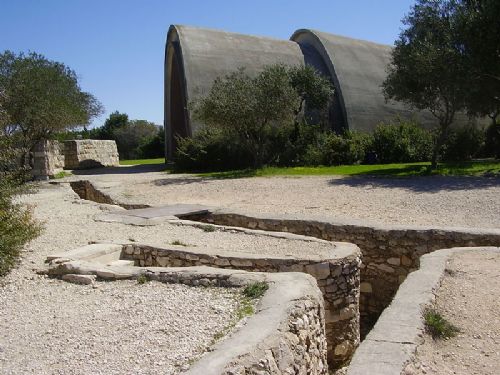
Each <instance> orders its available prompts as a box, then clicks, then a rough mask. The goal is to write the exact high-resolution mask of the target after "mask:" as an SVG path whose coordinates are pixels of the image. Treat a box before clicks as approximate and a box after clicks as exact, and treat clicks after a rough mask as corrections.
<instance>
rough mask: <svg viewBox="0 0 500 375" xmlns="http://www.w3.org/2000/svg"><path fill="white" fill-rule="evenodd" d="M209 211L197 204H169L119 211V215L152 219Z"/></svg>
mask: <svg viewBox="0 0 500 375" xmlns="http://www.w3.org/2000/svg"><path fill="white" fill-rule="evenodd" d="M209 211H210V207H207V206H201V205H197V204H171V205H165V206H157V207H149V208H140V209H135V210H127V211H120V215H126V216H137V217H141V218H144V219H152V218H157V217H182V216H186V215H197V214H206V213H208V212H209Z"/></svg>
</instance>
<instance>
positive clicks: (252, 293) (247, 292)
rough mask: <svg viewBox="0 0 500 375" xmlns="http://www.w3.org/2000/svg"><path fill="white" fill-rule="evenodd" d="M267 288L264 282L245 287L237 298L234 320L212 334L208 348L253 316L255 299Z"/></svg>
mask: <svg viewBox="0 0 500 375" xmlns="http://www.w3.org/2000/svg"><path fill="white" fill-rule="evenodd" d="M268 288H269V285H268V284H267V283H265V282H256V283H253V284H250V285H247V286H246V287H245V288H244V289H243V291H242V292H241V294H240V295H239V296H238V297H237V298H238V300H239V301H238V302H239V303H238V308H237V310H236V313H235V318H234V319H232V320H231V322H229V324H228V325H227V326H226V327H224V329H222V330H221V331H218V332H216V333H215V334H214V336H213V338H212V341H211V343H210V346H212V345H214V344H215V343H216V342H217V341H219V340H220V339H222V338H223V337H224V336H226V335H227V334H228V333H229V332H231V331H232V330H233V328H234V327H235V326H236V324H238V322H239V321H240V320H241V319H244V318H246V317H248V316H251V315H253V314H255V304H256V302H257V299H259V298H261V297H262V296H263V295H264V293H265V292H266V290H267V289H268Z"/></svg>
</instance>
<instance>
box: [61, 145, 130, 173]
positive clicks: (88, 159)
mask: <svg viewBox="0 0 500 375" xmlns="http://www.w3.org/2000/svg"><path fill="white" fill-rule="evenodd" d="M64 160H65V161H64V165H65V168H67V169H87V168H96V167H116V166H118V165H120V160H119V157H118V149H117V148H116V142H115V141H106V140H94V139H82V140H71V141H66V142H64Z"/></svg>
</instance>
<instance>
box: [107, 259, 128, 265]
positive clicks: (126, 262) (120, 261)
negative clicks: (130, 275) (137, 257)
mask: <svg viewBox="0 0 500 375" xmlns="http://www.w3.org/2000/svg"><path fill="white" fill-rule="evenodd" d="M107 265H108V266H133V265H134V261H133V260H125V259H120V260H115V261H113V262H110V263H108V264H107Z"/></svg>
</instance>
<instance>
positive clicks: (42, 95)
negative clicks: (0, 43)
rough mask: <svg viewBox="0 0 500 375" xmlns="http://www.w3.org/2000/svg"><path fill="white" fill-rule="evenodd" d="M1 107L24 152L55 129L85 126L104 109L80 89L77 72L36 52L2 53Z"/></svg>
mask: <svg viewBox="0 0 500 375" xmlns="http://www.w3.org/2000/svg"><path fill="white" fill-rule="evenodd" d="M0 92H2V96H1V97H0V103H1V107H2V108H3V110H4V111H5V114H6V116H7V118H8V121H7V123H6V124H4V127H3V129H4V133H5V129H9V132H10V133H11V134H15V135H16V136H17V137H18V140H19V146H21V147H22V148H23V149H24V150H25V152H27V151H29V150H30V149H31V148H32V147H33V146H34V145H35V144H36V143H37V142H38V141H40V140H43V139H47V138H50V137H51V136H52V135H53V134H54V133H56V132H60V131H62V130H66V129H69V128H74V127H78V126H83V125H86V124H88V123H89V122H90V121H91V119H92V118H93V117H95V116H98V115H99V114H100V113H101V112H102V106H101V104H100V103H99V101H98V100H97V99H96V98H95V97H94V96H93V95H92V94H90V93H88V92H84V91H82V90H81V88H80V86H79V84H78V78H77V75H76V73H75V72H74V71H73V70H71V69H70V68H69V67H67V66H66V65H64V64H63V63H59V62H55V61H51V60H48V59H46V58H45V57H44V56H42V55H40V54H37V53H34V52H32V53H29V54H27V55H25V54H23V53H20V54H18V55H16V54H14V53H13V52H10V51H5V52H4V53H2V54H0Z"/></svg>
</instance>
